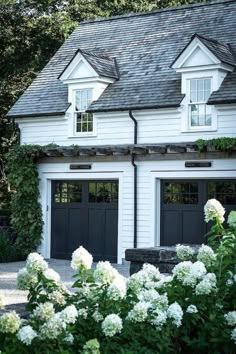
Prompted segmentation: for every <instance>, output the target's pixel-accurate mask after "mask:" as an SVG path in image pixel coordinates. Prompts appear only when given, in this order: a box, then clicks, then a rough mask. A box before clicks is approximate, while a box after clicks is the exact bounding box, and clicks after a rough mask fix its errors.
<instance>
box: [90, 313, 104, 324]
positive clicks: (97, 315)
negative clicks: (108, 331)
mask: <svg viewBox="0 0 236 354" xmlns="http://www.w3.org/2000/svg"><path fill="white" fill-rule="evenodd" d="M92 318H93V319H94V321H95V322H101V321H102V320H103V315H102V314H101V313H100V312H99V311H98V310H95V311H94V313H93V314H92Z"/></svg>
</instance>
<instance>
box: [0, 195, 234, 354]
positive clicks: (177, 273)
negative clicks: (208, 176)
mask: <svg viewBox="0 0 236 354" xmlns="http://www.w3.org/2000/svg"><path fill="white" fill-rule="evenodd" d="M205 216H206V219H207V220H212V221H214V222H215V225H218V226H217V227H218V230H219V232H220V235H221V238H219V237H218V238H217V240H218V243H216V242H215V239H214V237H213V239H214V240H213V241H214V242H213V245H214V247H210V246H209V245H202V246H201V247H200V248H199V250H198V252H194V251H193V250H192V249H191V247H189V246H183V245H178V246H177V255H178V257H179V259H180V260H182V262H180V263H179V264H177V265H176V266H175V268H174V269H173V272H172V274H171V275H170V276H163V275H161V274H160V272H159V270H158V269H157V268H156V267H154V266H153V265H150V264H144V266H143V268H142V269H141V270H140V271H139V272H138V273H135V274H133V275H132V276H131V277H129V278H127V279H126V278H124V277H123V276H121V275H120V274H119V273H118V272H117V271H116V270H115V269H114V268H113V267H112V265H111V264H110V263H109V262H99V263H98V264H97V266H96V268H95V269H91V265H92V261H93V259H92V256H91V255H90V254H89V253H88V252H87V251H86V250H85V249H83V247H79V248H78V249H77V250H76V251H75V252H74V253H73V256H72V262H71V266H72V268H73V269H74V270H75V274H74V279H75V282H74V285H73V287H74V291H73V292H69V291H68V290H67V289H66V288H65V287H64V286H63V284H62V283H61V281H60V277H59V275H58V274H57V273H55V272H54V271H53V270H51V269H50V268H48V265H47V263H46V262H45V260H44V259H43V258H42V257H41V256H40V255H38V254H36V253H33V254H30V255H29V256H28V259H27V262H26V267H25V268H24V269H23V270H20V272H19V274H18V287H19V288H20V289H27V290H28V291H29V296H28V298H29V304H28V309H29V317H28V318H27V319H20V317H19V316H18V315H17V314H16V313H15V312H10V313H8V314H4V315H2V316H1V317H0V350H1V353H6V354H8V353H9V354H10V353H11V354H14V353H15V354H16V353H17V354H21V353H22V354H24V353H29V352H30V353H32V354H33V353H35V354H44V353H45V354H46V353H48V354H49V353H58V354H59V353H60V354H62V353H63V354H69V353H81V354H99V353H102V354H103V353H104V354H112V353H114V354H115V353H116V354H119V353H120V354H157V353H160V354H171V353H184V354H186V353H203V354H204V353H206V354H207V353H211V354H217V353H218V354H233V353H235V352H236V298H235V291H236V265H235V252H236V236H235V235H236V223H235V213H234V212H231V214H230V215H229V218H228V223H229V228H228V229H224V227H223V225H222V223H223V221H224V210H223V208H222V207H221V206H219V203H218V202H217V203H216V201H214V200H211V202H208V203H207V204H206V206H205ZM215 225H214V227H215ZM214 230H217V229H216V227H215V229H214ZM217 236H219V235H217ZM209 241H210V244H211V237H210V240H209Z"/></svg>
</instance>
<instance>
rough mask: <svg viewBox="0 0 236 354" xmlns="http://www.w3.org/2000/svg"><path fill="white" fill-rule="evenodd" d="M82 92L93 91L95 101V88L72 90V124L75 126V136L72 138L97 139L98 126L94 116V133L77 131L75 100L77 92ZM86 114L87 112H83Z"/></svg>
mask: <svg viewBox="0 0 236 354" xmlns="http://www.w3.org/2000/svg"><path fill="white" fill-rule="evenodd" d="M81 90H91V91H92V101H93V100H94V88H93V87H82V88H75V89H73V90H72V96H73V101H72V115H73V118H72V124H73V129H72V131H73V135H72V136H71V137H81V138H82V137H86V138H89V137H91V138H92V137H95V136H96V135H97V129H96V128H97V125H96V120H95V117H94V114H93V131H91V132H77V131H76V110H75V99H76V91H81ZM81 112H82V111H81ZM83 112H86V111H83Z"/></svg>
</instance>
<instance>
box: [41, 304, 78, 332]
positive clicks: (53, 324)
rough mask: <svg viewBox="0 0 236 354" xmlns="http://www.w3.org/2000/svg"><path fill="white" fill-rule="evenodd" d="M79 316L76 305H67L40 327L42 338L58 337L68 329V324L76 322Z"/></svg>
mask: <svg viewBox="0 0 236 354" xmlns="http://www.w3.org/2000/svg"><path fill="white" fill-rule="evenodd" d="M77 317H78V311H77V309H76V307H75V306H74V305H70V306H67V307H66V308H65V309H64V310H62V311H61V312H57V313H56V314H54V315H53V316H52V317H51V318H49V319H48V320H47V321H46V322H45V323H44V324H43V325H42V327H41V328H40V338H41V339H45V338H48V339H56V338H57V337H58V336H59V335H61V334H62V333H63V332H64V331H65V330H66V325H68V324H74V323H75V322H76V319H77Z"/></svg>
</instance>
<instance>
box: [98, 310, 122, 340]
mask: <svg viewBox="0 0 236 354" xmlns="http://www.w3.org/2000/svg"><path fill="white" fill-rule="evenodd" d="M122 328H123V324H122V319H121V318H120V317H119V316H118V315H116V314H111V315H108V316H107V317H106V318H105V319H104V321H103V322H102V331H103V333H104V334H105V336H106V337H113V336H114V335H115V334H117V333H120V332H121V330H122Z"/></svg>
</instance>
